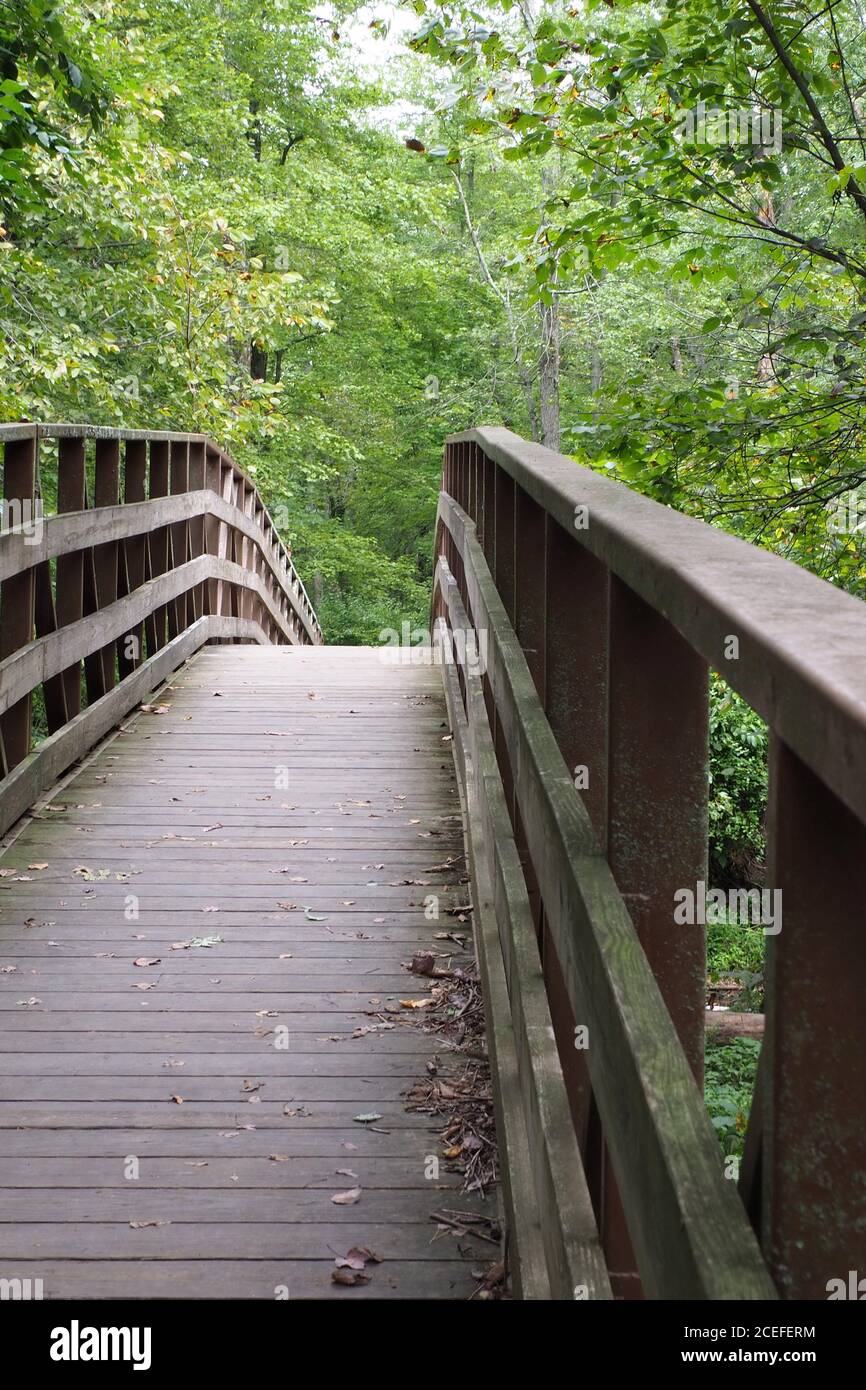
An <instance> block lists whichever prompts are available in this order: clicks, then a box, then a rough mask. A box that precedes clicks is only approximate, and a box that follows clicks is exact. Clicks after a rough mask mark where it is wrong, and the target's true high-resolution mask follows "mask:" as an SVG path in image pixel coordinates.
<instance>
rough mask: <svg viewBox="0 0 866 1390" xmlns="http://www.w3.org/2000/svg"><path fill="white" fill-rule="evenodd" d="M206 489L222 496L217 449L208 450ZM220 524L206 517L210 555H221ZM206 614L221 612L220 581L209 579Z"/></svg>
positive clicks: (212, 518) (207, 546)
mask: <svg viewBox="0 0 866 1390" xmlns="http://www.w3.org/2000/svg"><path fill="white" fill-rule="evenodd" d="M205 487H207V488H208V489H209V491H211V492H214V493H216V495H217V497H220V496H222V467H221V464H220V456H219V454H218V453H217V452H216V450H215V449H208V451H207V458H206V463H205ZM220 529H221V527H220V522H219V520H218V518H217V517H215V516H210V515H208V516H206V517H205V521H204V547H205V552H206V553H207V554H208V555H218V554H219V537H220ZM205 612H206V613H213V614H216V613H218V612H219V581H218V580H216V579H209V580H208V583H207V592H206V608H205Z"/></svg>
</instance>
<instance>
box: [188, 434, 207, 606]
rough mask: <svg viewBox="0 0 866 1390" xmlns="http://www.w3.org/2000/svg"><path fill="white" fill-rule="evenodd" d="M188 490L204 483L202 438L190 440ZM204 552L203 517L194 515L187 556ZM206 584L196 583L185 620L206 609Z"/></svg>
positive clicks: (199, 486)
mask: <svg viewBox="0 0 866 1390" xmlns="http://www.w3.org/2000/svg"><path fill="white" fill-rule="evenodd" d="M187 481H188V485H189V490H190V492H201V491H202V490H203V488H204V485H205V446H204V440H203V439H196V440H190V445H189V476H188V480H187ZM204 553H205V519H204V517H203V516H195V517H192V519H191V520H190V522H189V558H190V559H191V560H197V559H198V558H199V556H200V555H204ZM205 590H206V585H204V584H197V585H196V586H195V588H194V589H193V590H192V592H191V594H190V596H189V605H188V613H187V621H188V622H190V623H194V622H195V621H196V619H197V618H200V617H201V616H202V614H203V613H205V612H206V611H207V610H206V593H205Z"/></svg>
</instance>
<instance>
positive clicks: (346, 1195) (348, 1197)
mask: <svg viewBox="0 0 866 1390" xmlns="http://www.w3.org/2000/svg"><path fill="white" fill-rule="evenodd" d="M360 1198H361V1189H360V1187H350V1188H349V1190H348V1192H335V1193H334V1195H333V1197H332V1198H331V1201H332V1202H333V1203H334V1205H335V1206H338V1207H352V1206H354V1205H355V1203H356V1202H358V1201H360Z"/></svg>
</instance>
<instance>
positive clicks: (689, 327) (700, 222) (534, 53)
mask: <svg viewBox="0 0 866 1390" xmlns="http://www.w3.org/2000/svg"><path fill="white" fill-rule="evenodd" d="M864 49H866V40H864V25H863V22H862V15H861V12H860V8H859V6H858V4H857V3H854V0H837V3H831V4H818V3H815V4H811V5H809V4H801V3H793V0H775V2H774V3H766V4H760V3H756V2H755V3H753V0H744V2H743V3H740V2H739V0H737V3H727V4H726V3H721V4H720V3H718V2H717V0H713V3H709V2H708V0H689V2H688V4H685V3H681V2H680V0H659V3H656V4H652V5H647V4H632V3H629V0H604V3H601V2H600V0H599V2H598V3H594V2H593V0H587V2H586V3H579V4H571V5H558V4H552V5H551V4H545V5H543V6H542V5H540V4H538V3H537V0H519V3H504V4H499V5H483V6H463V5H456V6H447V7H440V6H437V5H428V4H425V3H424V2H423V0H417V3H415V4H413V5H407V6H402V7H401V6H394V5H386V6H381V7H376V6H370V5H367V6H364V7H358V6H353V5H345V4H342V5H329V6H325V5H319V6H311V5H307V4H304V3H301V0H223V3H221V4H219V5H214V4H213V3H212V0H90V2H89V3H84V0H56V3H55V2H53V0H2V2H0V64H2V81H0V214H2V232H0V248H2V250H0V319H2V323H0V411H2V418H3V419H6V420H13V419H21V418H25V419H36V420H49V419H70V420H88V421H96V422H99V423H103V424H125V425H133V426H149V427H152V428H169V427H171V428H182V429H195V430H200V431H203V432H206V433H208V434H210V435H213V436H214V437H215V438H217V439H218V440H220V442H222V443H224V444H225V445H227V446H228V448H229V449H230V450H231V451H232V452H233V453H234V454H235V455H236V457H237V458H238V460H239V462H240V463H241V464H242V465H243V466H244V467H245V468H247V469H248V470H249V471H250V472H251V473H252V474H253V476H254V477H255V479H256V481H257V483H258V484H259V486H260V488H261V490H262V492H263V494H264V496H265V499H266V501H267V502H268V504H269V505H270V506H271V507H272V508H280V509H282V510H281V511H280V515H284V516H286V517H287V518H288V532H289V535H288V536H287V539H288V540H290V541H291V543H292V545H293V547H294V551H295V555H296V558H297V559H298V561H299V564H300V568H301V569H302V572H303V573H304V575H305V576H306V577H308V578H310V579H312V578H313V577H316V591H317V595H318V596H319V606H320V609H321V616H322V619H323V622H324V625H325V630H326V634H327V636H328V638H329V640H332V641H362V642H363V641H375V640H377V637H378V634H379V632H380V631H381V630H382V629H383V628H384V627H387V626H393V627H397V628H399V627H400V626H401V624H402V623H403V622H404V621H408V623H409V624H410V627H412V628H415V627H417V626H422V627H423V626H424V625H425V624H426V621H427V618H426V614H427V605H428V596H429V581H430V573H431V542H432V522H433V516H434V512H435V499H436V493H437V490H438V484H439V470H440V462H441V447H442V440H443V437H444V436H445V435H446V434H447V433H449V432H450V431H452V430H456V429H460V428H464V427H466V426H468V425H471V424H478V423H486V424H505V425H507V426H509V427H511V428H513V429H515V430H517V431H518V432H520V433H521V434H524V435H526V436H529V437H534V438H537V439H540V440H543V441H544V442H545V443H548V444H549V445H551V446H552V447H554V448H559V449H561V450H563V451H564V452H567V453H570V454H573V455H574V457H575V458H576V459H578V460H579V461H580V462H582V463H584V464H589V465H590V466H592V467H594V468H598V469H601V470H604V471H605V472H607V473H608V474H610V475H612V476H613V477H616V478H618V479H620V480H622V481H624V482H626V483H628V484H629V485H630V486H632V487H635V488H638V489H640V490H642V491H645V492H647V493H648V494H650V495H651V496H653V497H655V498H657V499H658V500H660V501H662V502H664V503H667V504H669V505H672V506H675V507H678V508H680V509H682V510H686V511H689V512H692V513H694V514H695V515H698V516H700V517H702V518H703V519H705V520H707V521H710V522H712V523H713V524H716V525H720V526H724V527H726V528H728V529H730V530H732V531H734V532H736V533H738V534H740V535H743V536H744V537H746V538H747V539H750V540H753V541H755V542H757V543H758V544H761V545H764V546H767V547H770V548H772V549H774V550H777V551H778V552H780V553H782V554H785V555H788V556H789V557H790V558H792V559H794V560H796V561H797V562H798V563H800V564H802V565H805V566H807V567H808V568H810V569H813V570H814V571H815V572H816V573H818V574H820V575H822V576H823V577H824V578H826V579H829V580H830V581H831V582H833V583H836V584H840V585H843V586H844V587H846V588H848V589H850V590H851V591H853V592H855V593H857V594H860V595H862V594H863V592H864V579H866V573H864V551H863V529H862V527H861V524H860V523H861V520H862V518H863V516H864V515H866V510H864V509H866V494H864V495H863V497H862V498H861V495H860V493H859V492H858V489H859V488H860V487H861V484H862V483H863V482H864V479H866V466H864V454H863V443H862V428H863V403H864V379H866V363H864V332H866V248H864V219H866V51H864Z"/></svg>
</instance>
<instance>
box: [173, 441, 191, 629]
mask: <svg viewBox="0 0 866 1390" xmlns="http://www.w3.org/2000/svg"><path fill="white" fill-rule="evenodd" d="M169 458H170V464H171V471H170V487H171V495H172V496H173V497H174V496H175V495H177V494H179V493H183V492H188V491H189V444H188V443H187V442H186V441H185V440H184V441H180V442H179V441H177V440H174V441H173V442H172V445H171V450H170V454H169ZM168 531H169V569H173V570H175V569H179V568H180V566H181V565H185V564H186V562H187V560H188V559H189V522H188V521H175V522H174V523H173V524H172V525H171V526H169V528H168ZM191 605H192V595H191V594H181V595H180V597H179V598H176V599H174V600H173V602H171V603H170V604H169V605H168V636H169V640H171V638H172V637H177V636H178V634H179V633H181V632H183V630H184V628H186V627H187V625H188V621H189V620H188V609H189V608H190V607H191Z"/></svg>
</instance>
